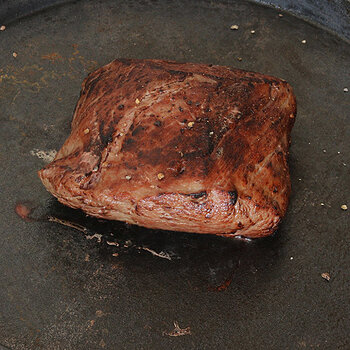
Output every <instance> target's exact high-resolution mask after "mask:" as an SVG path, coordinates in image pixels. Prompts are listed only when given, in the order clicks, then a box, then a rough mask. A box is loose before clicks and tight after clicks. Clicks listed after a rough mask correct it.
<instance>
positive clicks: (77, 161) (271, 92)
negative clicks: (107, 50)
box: [39, 59, 296, 237]
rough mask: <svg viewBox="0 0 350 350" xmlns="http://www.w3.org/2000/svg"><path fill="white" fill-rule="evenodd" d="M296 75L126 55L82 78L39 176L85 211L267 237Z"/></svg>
mask: <svg viewBox="0 0 350 350" xmlns="http://www.w3.org/2000/svg"><path fill="white" fill-rule="evenodd" d="M295 115H296V101H295V97H294V95H293V92H292V89H291V87H290V85H289V84H288V83H287V82H285V81H283V80H281V79H277V78H274V77H271V76H267V75H263V74H259V73H253V72H246V71H242V70H238V69H233V68H229V67H222V66H215V65H206V64H194V63H177V62H173V61H163V60H136V59H119V60H115V61H113V62H111V63H109V64H107V65H106V66H103V67H101V68H99V69H98V70H96V71H95V72H93V73H91V74H90V75H89V76H88V77H87V78H86V79H85V80H84V82H83V84H82V90H81V94H80V98H79V101H78V103H77V106H76V109H75V112H74V116H73V121H72V130H71V134H70V136H69V137H68V139H67V140H66V141H65V143H64V145H63V146H62V148H61V149H60V151H59V152H58V153H57V155H56V158H55V160H54V161H53V162H52V163H50V164H49V165H47V166H45V167H44V168H43V169H42V170H40V171H39V176H40V178H41V180H42V182H43V184H44V185H45V187H46V188H47V190H48V191H50V192H51V193H52V194H53V195H54V196H55V197H57V198H58V200H59V201H60V202H61V203H63V204H66V205H68V206H70V207H72V208H80V209H82V210H83V211H84V212H86V213H87V214H89V215H92V216H96V217H99V218H104V219H111V220H121V221H125V222H128V223H131V224H136V225H141V226H145V227H148V228H155V229H165V230H174V231H185V232H197V233H211V234H220V235H225V236H237V235H240V236H245V237H262V236H266V235H269V234H271V233H273V232H274V231H275V230H276V228H277V225H278V224H279V222H280V220H281V218H282V217H283V216H284V215H285V213H286V210H287V205H288V198H289V194H290V188H291V186H290V177H289V169H288V163H287V158H288V148H289V144H290V132H291V129H292V126H293V124H294V120H295Z"/></svg>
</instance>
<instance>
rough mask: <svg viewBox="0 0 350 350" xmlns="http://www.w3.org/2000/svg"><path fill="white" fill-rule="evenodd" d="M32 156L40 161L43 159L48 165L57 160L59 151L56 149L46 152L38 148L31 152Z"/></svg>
mask: <svg viewBox="0 0 350 350" xmlns="http://www.w3.org/2000/svg"><path fill="white" fill-rule="evenodd" d="M30 154H31V155H32V156H35V157H38V158H39V159H42V160H43V161H44V162H46V163H50V162H52V161H53V160H54V159H55V157H56V154H57V151H56V150H55V149H49V150H47V151H44V150H40V149H38V148H34V149H32V150H31V151H30Z"/></svg>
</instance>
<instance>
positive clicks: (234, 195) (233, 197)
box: [228, 191, 238, 205]
mask: <svg viewBox="0 0 350 350" xmlns="http://www.w3.org/2000/svg"><path fill="white" fill-rule="evenodd" d="M228 194H229V195H230V204H231V205H235V204H236V203H237V199H238V195H237V191H228Z"/></svg>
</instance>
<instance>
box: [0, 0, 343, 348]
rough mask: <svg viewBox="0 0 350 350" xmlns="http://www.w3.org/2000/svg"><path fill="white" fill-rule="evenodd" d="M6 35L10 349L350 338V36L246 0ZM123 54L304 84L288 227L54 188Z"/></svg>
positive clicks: (2, 78)
mask: <svg viewBox="0 0 350 350" xmlns="http://www.w3.org/2000/svg"><path fill="white" fill-rule="evenodd" d="M232 25H238V30H234V29H233V30H231V29H230V27H231V26H232ZM252 31H253V33H252ZM0 38H1V40H0V49H1V55H0V111H1V112H0V118H1V129H0V133H1V134H0V136H1V143H0V145H1V148H0V159H1V163H2V171H1V174H0V185H1V194H2V201H1V206H2V208H1V220H0V225H1V226H0V227H1V230H0V232H1V244H0V268H1V274H0V285H1V288H0V300H1V302H0V311H1V312H0V343H1V344H2V345H4V346H6V347H9V348H12V349H86V348H88V349H99V348H105V349H124V348H125V349H136V348H137V349H141V348H142V349H158V348H159V349H164V348H166V347H168V348H186V349H187V348H188V349H199V348H200V349H213V348H219V347H220V348H237V349H238V348H239V349H282V348H283V349H299V348H300V349H303V348H305V349H311V348H319V349H338V348H339V349H346V348H349V347H350V343H349V338H348V333H349V331H350V327H349V313H350V306H349V299H348V295H349V290H348V286H349V282H350V274H349V264H350V258H349V254H348V251H349V237H350V236H349V222H350V220H349V214H350V210H342V209H341V206H342V205H345V204H347V206H348V207H350V202H349V198H350V184H349V175H350V174H349V169H350V156H349V154H350V142H349V135H350V126H349V125H350V123H349V121H350V120H349V97H350V93H349V92H345V91H344V88H346V87H348V88H350V79H349V74H348V72H349V71H350V62H349V57H350V49H349V45H348V44H347V43H346V42H344V41H342V40H340V39H338V38H337V37H335V36H333V35H331V34H329V33H327V32H325V31H323V30H321V29H319V28H316V27H314V26H312V25H310V24H307V23H305V22H303V21H301V20H298V19H296V18H295V17H292V16H289V15H288V14H284V15H283V17H280V16H278V13H277V12H276V11H275V10H272V9H268V8H264V7H261V6H258V5H255V4H253V3H249V2H244V1H237V2H234V3H232V4H227V3H226V2H209V1H207V2H206V1H177V2H176V3H175V2H171V1H112V0H107V1H103V2H102V1H79V2H76V3H72V4H66V5H63V6H60V7H55V8H51V9H49V10H47V11H44V12H40V13H37V14H36V15H33V16H31V17H27V18H25V19H21V20H18V21H17V22H15V23H13V24H12V25H9V26H8V27H7V28H6V30H5V31H2V32H0ZM304 40H305V41H306V42H303V41H304ZM13 53H16V54H17V55H14V56H16V57H14V56H13ZM117 57H127V58H129V57H130V58H160V59H173V60H177V61H193V62H204V63H213V64H220V65H229V66H233V67H237V68H242V69H247V70H253V71H260V72H262V73H266V74H271V75H275V76H277V77H281V78H284V79H286V80H287V81H288V82H289V83H290V84H291V85H292V86H293V87H294V92H295V94H296V96H297V100H298V115H297V121H296V124H295V127H294V129H293V132H292V147H291V154H290V167H291V176H292V186H293V190H292V196H291V202H290V207H289V210H288V214H287V216H286V218H285V220H284V221H283V224H282V225H281V226H280V229H279V232H278V233H277V234H276V235H274V236H273V237H269V238H267V239H262V240H258V241H253V242H247V241H239V240H227V239H222V238H218V237H210V236H204V235H193V234H185V233H176V232H162V231H152V230H146V229H144V228H140V227H134V226H129V225H126V224H123V223H118V222H106V221H103V220H97V219H93V218H87V217H86V216H85V215H84V214H83V213H82V212H80V211H76V210H73V209H70V208H66V207H64V206H62V205H60V204H58V203H57V201H56V200H55V199H54V198H52V197H51V196H50V195H49V193H47V192H46V191H45V189H44V188H43V186H42V185H41V183H40V180H39V179H38V177H37V174H36V171H37V170H38V169H40V168H41V167H42V166H44V165H45V164H46V163H45V161H47V160H49V159H50V157H51V156H52V155H53V154H54V151H55V150H57V149H58V148H59V147H60V146H61V145H62V143H63V142H64V140H65V138H66V137H67V136H68V134H69V131H70V121H71V116H72V112H73V109H74V106H75V103H76V101H77V99H78V96H79V92H80V85H81V82H82V80H83V79H84V77H85V76H86V75H87V74H88V73H89V72H90V71H92V70H94V69H95V68H97V67H99V66H101V65H104V64H106V63H108V62H109V61H111V60H113V59H114V58H117ZM322 273H328V274H329V276H330V280H329V281H327V279H326V277H327V275H323V276H324V277H322V276H321V274H322ZM174 321H175V322H177V325H178V327H179V328H176V327H175V326H174ZM187 327H189V328H187ZM179 329H180V330H179ZM174 335H176V336H175V337H174Z"/></svg>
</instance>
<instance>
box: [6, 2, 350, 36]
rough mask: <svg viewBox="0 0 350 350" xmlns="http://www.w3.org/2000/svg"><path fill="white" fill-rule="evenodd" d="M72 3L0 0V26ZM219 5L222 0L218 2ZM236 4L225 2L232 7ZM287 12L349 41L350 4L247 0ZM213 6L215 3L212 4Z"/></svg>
mask: <svg viewBox="0 0 350 350" xmlns="http://www.w3.org/2000/svg"><path fill="white" fill-rule="evenodd" d="M73 1H74V0H0V23H2V24H7V23H10V22H12V21H13V20H17V19H18V18H20V17H23V16H28V15H30V14H33V13H35V12H38V11H40V10H43V9H45V8H48V7H50V6H55V5H61V4H64V3H68V2H73ZM218 1H219V2H220V1H221V0H218ZM235 1H236V0H226V2H227V3H230V2H231V3H233V2H235ZM250 1H253V2H256V3H261V4H264V5H267V6H271V7H274V8H276V9H281V10H283V11H288V12H289V13H291V14H293V15H295V16H298V17H300V18H302V19H304V20H307V21H310V22H312V23H315V24H317V25H320V26H322V27H323V28H324V29H327V30H330V31H333V32H335V33H336V34H337V35H338V36H341V37H342V38H344V39H346V40H350V1H349V0H297V1H295V0H250ZM212 2H215V0H213V1H212Z"/></svg>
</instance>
